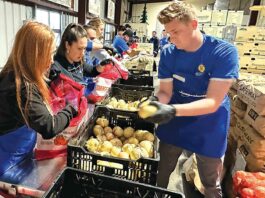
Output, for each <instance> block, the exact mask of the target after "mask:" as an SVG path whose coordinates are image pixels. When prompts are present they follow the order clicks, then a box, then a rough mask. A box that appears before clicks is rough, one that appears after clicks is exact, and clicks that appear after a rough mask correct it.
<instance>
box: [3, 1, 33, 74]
mask: <svg viewBox="0 0 265 198" xmlns="http://www.w3.org/2000/svg"><path fill="white" fill-rule="evenodd" d="M32 15H33V9H32V7H28V6H24V5H19V4H15V3H11V2H7V1H3V0H0V44H1V46H0V69H1V67H3V65H4V64H5V62H6V60H7V57H8V55H9V52H10V50H11V48H12V44H13V40H14V36H15V34H16V32H17V30H18V29H19V27H20V26H21V25H22V24H23V20H26V19H31V18H32Z"/></svg>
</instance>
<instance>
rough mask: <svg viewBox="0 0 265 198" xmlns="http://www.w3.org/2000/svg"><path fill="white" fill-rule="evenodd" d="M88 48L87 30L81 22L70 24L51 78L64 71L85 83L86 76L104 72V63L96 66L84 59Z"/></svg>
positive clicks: (63, 38)
mask: <svg viewBox="0 0 265 198" xmlns="http://www.w3.org/2000/svg"><path fill="white" fill-rule="evenodd" d="M86 48H87V32H86V30H85V29H84V28H83V27H82V26H81V25H79V24H76V23H71V24H69V25H68V26H67V27H66V29H65V31H64V33H63V36H62V39H61V43H60V45H59V48H58V50H57V52H56V55H55V57H54V64H53V65H52V71H51V75H50V78H51V79H52V78H55V77H56V74H58V73H63V74H65V75H66V76H68V77H70V78H72V79H74V80H75V81H76V82H79V83H80V84H84V76H89V77H95V76H97V75H98V74H99V73H100V72H102V71H103V68H104V64H101V65H100V64H99V65H97V66H94V65H88V64H87V63H85V62H84V61H83V59H84V53H85V50H86Z"/></svg>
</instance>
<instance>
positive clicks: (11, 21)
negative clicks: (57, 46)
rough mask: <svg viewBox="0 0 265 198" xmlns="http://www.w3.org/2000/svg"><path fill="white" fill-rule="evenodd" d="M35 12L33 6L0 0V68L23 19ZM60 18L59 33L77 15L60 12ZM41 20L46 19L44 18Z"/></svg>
mask: <svg viewBox="0 0 265 198" xmlns="http://www.w3.org/2000/svg"><path fill="white" fill-rule="evenodd" d="M35 12H36V11H35V9H34V8H33V7H29V6H24V5H20V4H16V3H11V2H7V1H4V0H0V43H1V47H0V70H1V68H2V67H3V66H4V64H5V62H6V61H7V58H8V56H9V53H10V51H11V49H12V45H13V41H14V38H15V34H16V32H17V31H18V29H19V28H20V27H21V25H22V24H23V21H24V20H28V19H33V18H34V17H35V16H34V15H35V14H34V13H35ZM60 18H61V23H60V24H61V27H60V29H61V33H62V32H63V31H64V29H65V27H66V26H67V25H68V24H69V23H72V22H77V21H78V19H77V17H74V16H71V15H68V14H66V13H60ZM43 20H44V21H46V20H45V19H43ZM47 25H49V24H47ZM58 39H60V38H58Z"/></svg>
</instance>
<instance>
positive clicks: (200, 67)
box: [198, 64, 205, 73]
mask: <svg viewBox="0 0 265 198" xmlns="http://www.w3.org/2000/svg"><path fill="white" fill-rule="evenodd" d="M198 71H199V72H200V73H203V72H204V71H205V66H204V65H203V64H200V65H199V66H198Z"/></svg>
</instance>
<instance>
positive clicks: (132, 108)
mask: <svg viewBox="0 0 265 198" xmlns="http://www.w3.org/2000/svg"><path fill="white" fill-rule="evenodd" d="M128 110H129V111H137V108H136V107H130V106H128Z"/></svg>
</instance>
